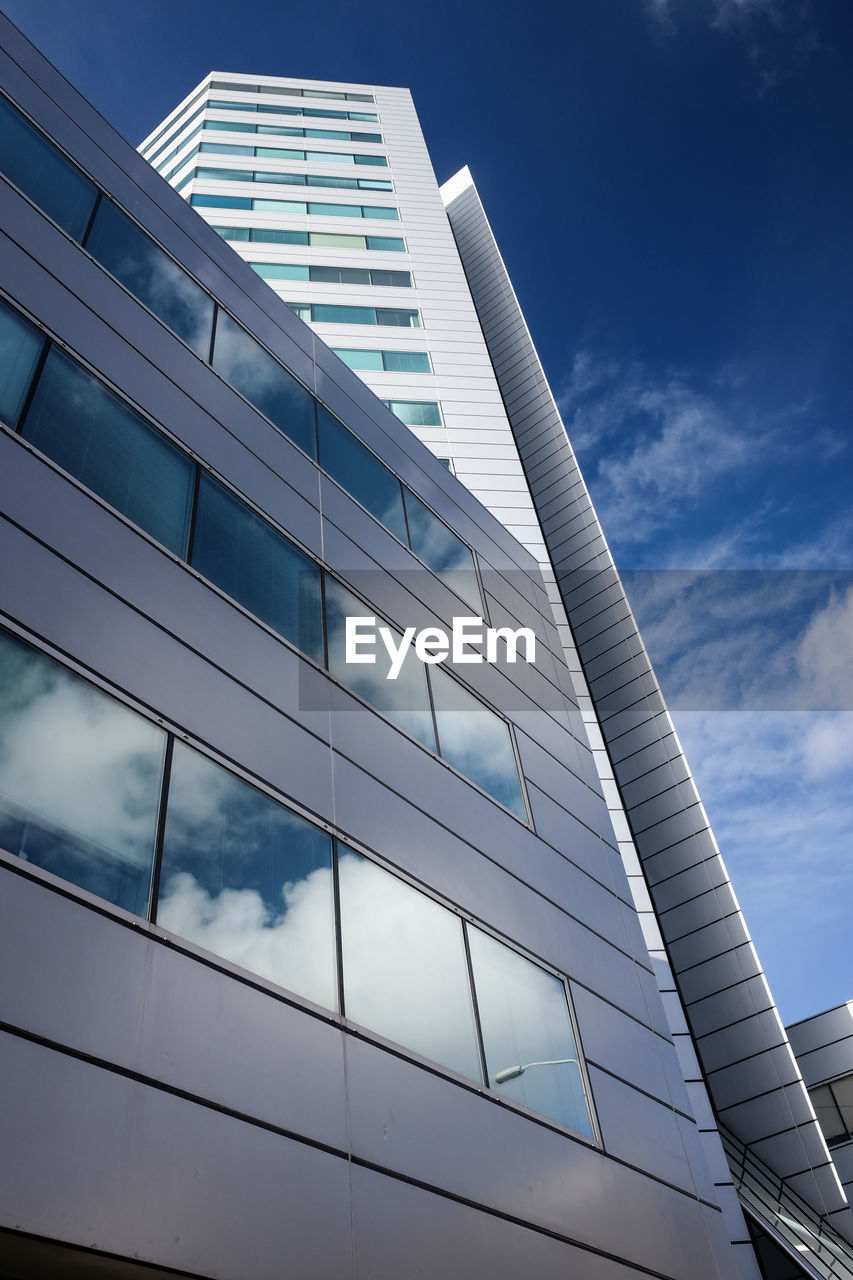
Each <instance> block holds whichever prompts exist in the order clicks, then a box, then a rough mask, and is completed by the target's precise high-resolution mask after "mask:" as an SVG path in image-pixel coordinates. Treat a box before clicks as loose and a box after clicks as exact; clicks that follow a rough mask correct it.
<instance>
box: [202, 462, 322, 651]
mask: <svg viewBox="0 0 853 1280" xmlns="http://www.w3.org/2000/svg"><path fill="white" fill-rule="evenodd" d="M191 563H192V565H193V568H195V569H198V571H199V573H201V574H204V576H205V577H206V578H209V579H210V581H211V582H213V583H215V584H216V586H218V587H220V588H221V589H222V590H223V591H224V592H225V594H226V595H229V596H231V598H232V600H236V601H237V602H238V603H239V604H242V605H243V606H244V607H245V608H246V609H248V610H249V612H250V613H253V614H254V615H255V617H256V618H260V619H261V621H262V622H266V623H267V625H268V626H270V627H272V628H273V630H274V631H277V632H278V634H279V635H281V636H284V638H285V639H286V640H289V641H290V642H291V644H294V645H296V647H297V648H298V649H301V650H302V652H303V653H307V654H308V655H309V656H310V657H312V658H314V659H315V661H317V662H322V660H323V632H322V621H321V607H320V571H319V569H318V568H317V566H316V565H315V564H314V563H313V562H312V561H311V560H309V559H308V557H307V556H305V555H303V554H302V552H301V551H299V550H298V548H296V547H294V545H293V543H292V542H289V541H288V539H287V538H285V537H284V535H283V534H281V533H279V532H278V530H277V529H274V528H273V526H272V525H271V524H268V523H267V521H266V520H264V519H262V518H261V516H259V515H257V514H256V513H255V512H254V511H252V509H251V508H250V507H248V506H247V505H246V503H245V502H241V501H240V499H239V498H236V497H235V496H234V495H233V494H232V493H229V492H228V490H227V489H225V488H224V487H223V486H222V485H221V484H219V483H218V482H217V481H216V480H214V479H213V478H212V477H211V476H209V475H207V474H202V476H201V479H200V483H199V490H198V505H197V508H196V518H195V526H194V529H193V545H192V556H191Z"/></svg>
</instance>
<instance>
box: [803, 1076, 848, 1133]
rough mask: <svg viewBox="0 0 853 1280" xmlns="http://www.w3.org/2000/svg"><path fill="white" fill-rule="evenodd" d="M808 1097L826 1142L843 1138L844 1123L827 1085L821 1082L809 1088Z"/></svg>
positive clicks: (844, 1131)
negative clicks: (814, 1087) (813, 1087)
mask: <svg viewBox="0 0 853 1280" xmlns="http://www.w3.org/2000/svg"><path fill="white" fill-rule="evenodd" d="M809 1097H810V1098H811V1102H812V1106H813V1107H814V1109H815V1115H816V1116H817V1121H818V1124H819V1125H820V1127H821V1129H822V1130H823V1136H824V1137H825V1138H826V1140H827V1142H828V1143H832V1142H838V1140H839V1138H844V1136H845V1134H846V1128H845V1124H844V1121H843V1120H842V1118H841V1112H840V1111H839V1110H838V1106H837V1104H836V1101H835V1098H834V1097H833V1094H832V1089H831V1088H830V1087H829V1085H828V1084H822V1085H819V1086H818V1088H816V1089H809Z"/></svg>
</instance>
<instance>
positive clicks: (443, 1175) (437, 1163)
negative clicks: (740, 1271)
mask: <svg viewBox="0 0 853 1280" xmlns="http://www.w3.org/2000/svg"><path fill="white" fill-rule="evenodd" d="M347 1058H348V1084H349V1089H350V1096H351V1098H352V1116H353V1133H352V1142H353V1151H354V1154H356V1155H357V1156H358V1155H362V1154H363V1155H364V1156H365V1157H366V1158H367V1159H369V1160H370V1161H371V1162H373V1163H377V1164H382V1165H384V1166H385V1167H387V1168H389V1169H397V1170H399V1171H400V1172H403V1173H405V1174H407V1175H408V1176H409V1177H413V1178H416V1179H419V1180H422V1181H426V1182H432V1183H433V1185H436V1183H435V1180H436V1179H440V1181H439V1182H438V1183H437V1185H443V1186H445V1187H447V1189H448V1190H450V1191H452V1192H453V1193H454V1194H456V1195H458V1196H462V1197H465V1198H467V1199H471V1200H474V1201H475V1202H477V1203H479V1204H483V1205H487V1206H488V1207H491V1208H494V1209H498V1210H499V1211H501V1212H503V1213H507V1214H512V1215H514V1216H521V1217H523V1218H525V1219H526V1220H527V1221H530V1222H533V1223H536V1224H537V1225H539V1226H541V1227H544V1228H548V1229H550V1230H552V1231H555V1232H559V1233H560V1234H562V1235H566V1236H568V1237H569V1238H571V1239H575V1240H578V1241H582V1242H585V1243H586V1242H588V1243H599V1242H600V1241H601V1240H602V1239H603V1238H604V1239H606V1241H607V1244H606V1247H607V1249H608V1250H609V1251H610V1252H612V1253H614V1254H617V1255H620V1256H624V1257H626V1258H631V1259H632V1260H634V1261H636V1262H637V1263H639V1264H642V1265H645V1266H650V1267H653V1268H655V1269H659V1270H661V1271H663V1272H664V1273H665V1274H671V1275H674V1276H678V1275H680V1274H682V1271H681V1269H680V1268H682V1267H683V1266H685V1265H686V1263H687V1258H688V1257H689V1255H690V1250H691V1247H692V1248H694V1249H695V1250H696V1251H697V1254H696V1258H695V1264H696V1265H698V1266H699V1268H700V1269H699V1271H698V1274H699V1275H704V1274H707V1275H709V1276H715V1274H716V1273H715V1272H714V1271H713V1270H712V1269H711V1264H710V1260H709V1259H708V1258H707V1256H706V1252H705V1249H704V1247H703V1246H704V1245H705V1240H704V1238H703V1235H704V1233H703V1227H702V1220H703V1218H704V1214H705V1212H711V1213H712V1212H713V1211H704V1210H702V1209H701V1207H700V1206H697V1205H696V1204H695V1202H693V1203H691V1202H690V1201H689V1200H687V1199H686V1198H685V1197H684V1196H681V1195H679V1194H678V1193H677V1192H675V1191H673V1190H671V1189H670V1188H668V1187H665V1186H663V1185H661V1184H660V1183H656V1182H654V1181H653V1180H651V1179H649V1178H647V1177H644V1176H642V1174H640V1173H638V1172H637V1171H636V1170H634V1169H630V1168H625V1167H623V1166H619V1165H618V1164H614V1163H613V1162H612V1161H608V1160H607V1159H606V1158H604V1157H602V1156H601V1155H600V1154H598V1153H596V1152H594V1151H590V1150H589V1149H588V1148H585V1146H584V1145H582V1144H578V1143H577V1142H574V1141H573V1140H572V1139H570V1138H568V1137H565V1136H563V1135H562V1134H559V1133H556V1132H554V1131H552V1130H549V1129H545V1128H542V1127H541V1126H535V1125H533V1126H531V1125H529V1124H527V1123H526V1122H525V1121H524V1120H523V1118H522V1117H521V1116H519V1115H518V1114H516V1113H514V1112H512V1111H511V1110H510V1109H508V1108H503V1107H500V1106H497V1105H496V1104H493V1103H490V1102H488V1101H487V1100H486V1099H483V1098H478V1097H477V1096H476V1094H472V1093H467V1092H461V1091H459V1090H454V1089H453V1087H452V1086H450V1085H448V1084H447V1082H445V1081H442V1080H441V1079H440V1078H437V1077H431V1076H429V1075H427V1074H425V1073H423V1072H419V1071H416V1070H415V1069H414V1068H412V1067H409V1066H407V1064H405V1063H401V1062H399V1061H396V1060H395V1059H393V1058H391V1057H388V1056H387V1055H385V1056H380V1055H379V1052H378V1051H377V1050H376V1049H374V1048H372V1047H371V1046H369V1045H365V1044H360V1043H359V1042H357V1041H354V1042H353V1041H350V1042H348V1045H347ZM628 1092H629V1093H633V1091H630V1090H629V1091H628ZM634 1096H636V1097H638V1098H640V1099H641V1098H642V1095H639V1094H635V1095H634ZM649 1105H654V1104H652V1103H649ZM451 1149H452V1151H453V1153H454V1158H453V1160H452V1161H449V1162H448V1160H447V1153H448V1150H451ZM680 1164H681V1167H682V1168H683V1167H684V1153H683V1150H681V1154H680ZM353 1176H354V1187H355V1186H356V1185H357V1183H358V1181H359V1180H360V1179H362V1178H363V1176H364V1171H363V1170H361V1169H359V1168H358V1167H356V1168H354V1169H353ZM376 1181H377V1186H379V1185H381V1186H382V1187H383V1190H384V1192H385V1194H386V1195H387V1196H390V1197H392V1202H393V1197H395V1196H396V1195H397V1194H398V1190H397V1188H398V1185H399V1184H396V1183H394V1182H391V1181H390V1180H388V1179H381V1180H379V1179H378V1178H377V1180H376ZM377 1194H379V1192H378V1191H377ZM430 1203H431V1200H430V1199H429V1198H427V1195H426V1194H425V1193H421V1200H420V1201H419V1202H418V1203H417V1206H416V1207H415V1205H414V1203H413V1206H412V1210H411V1211H410V1212H409V1213H406V1214H405V1215H404V1217H402V1218H401V1217H400V1216H399V1214H398V1213H396V1212H394V1213H392V1212H391V1209H390V1206H389V1203H388V1202H387V1201H386V1203H385V1209H384V1214H383V1217H382V1219H381V1221H382V1224H383V1226H382V1230H383V1232H384V1234H396V1233H389V1232H388V1223H389V1221H395V1223H396V1225H397V1227H398V1229H399V1230H400V1234H401V1235H402V1236H403V1237H405V1239H406V1241H407V1245H409V1246H411V1242H412V1238H413V1237H412V1232H414V1233H416V1236H415V1237H414V1238H420V1232H421V1231H423V1230H424V1225H423V1224H424V1222H428V1221H429V1215H430ZM614 1203H616V1204H619V1206H620V1212H619V1213H618V1214H615V1215H614V1214H613V1211H612V1209H613V1204H614ZM359 1213H360V1209H359V1194H358V1192H357V1191H354V1214H355V1222H356V1249H357V1253H358V1255H359V1256H362V1250H363V1236H362V1230H361V1229H360V1226H359ZM402 1223H405V1226H402ZM650 1224H654V1229H652V1228H651V1225H650ZM499 1225H500V1220H499V1219H494V1218H490V1219H488V1220H487V1223H484V1225H483V1228H482V1230H483V1231H484V1232H486V1233H487V1234H489V1235H491V1234H492V1232H493V1231H495V1230H498V1229H499ZM378 1227H379V1224H378V1223H377V1224H375V1225H374V1226H373V1227H372V1228H371V1235H372V1234H373V1231H374V1230H376V1229H378ZM470 1230H471V1228H470V1226H469V1227H468V1229H467V1231H466V1234H468V1233H469V1232H470ZM528 1239H529V1240H530V1241H531V1247H532V1246H533V1243H534V1242H535V1239H536V1237H535V1236H534V1235H533V1234H532V1233H528ZM455 1244H456V1246H457V1248H458V1249H460V1250H462V1253H461V1255H460V1256H459V1257H458V1258H457V1259H456V1261H454V1262H452V1263H451V1269H450V1271H449V1273H448V1274H450V1275H459V1276H464V1275H468V1274H475V1275H477V1274H486V1273H487V1272H486V1271H480V1270H479V1269H478V1267H477V1265H476V1264H474V1263H473V1261H472V1260H471V1258H470V1256H469V1255H468V1254H467V1248H469V1247H470V1245H468V1244H466V1240H465V1239H464V1238H462V1237H459V1238H455ZM377 1247H378V1243H376V1242H374V1243H372V1244H371V1249H375V1248H377ZM400 1247H402V1246H399V1245H398V1246H394V1248H395V1256H396V1257H397V1258H398V1259H399V1258H400V1257H401V1255H400V1254H399V1252H396V1250H398V1249H399V1248H400ZM414 1252H415V1254H416V1256H417V1257H418V1260H419V1263H420V1264H421V1265H423V1255H421V1254H419V1253H417V1251H416V1250H415V1251H414ZM496 1261H497V1260H496ZM479 1265H480V1266H483V1265H484V1264H482V1263H481V1264H479ZM498 1265H500V1264H498ZM469 1266H474V1270H473V1272H472V1271H468V1270H466V1267H469ZM584 1266H585V1261H584ZM705 1267H708V1270H707V1272H706V1271H705V1270H704V1268H705ZM530 1269H531V1261H530V1257H529V1256H528V1257H527V1259H526V1262H525V1265H524V1268H523V1270H524V1272H525V1273H527V1272H529V1271H530ZM489 1273H490V1272H489ZM367 1274H372V1273H367ZM397 1274H398V1275H399V1274H409V1272H408V1270H407V1269H406V1267H405V1266H404V1267H403V1270H402V1272H398V1273H397ZM427 1274H439V1273H438V1272H432V1271H431V1270H428V1271H427ZM497 1274H511V1273H508V1272H506V1271H504V1270H502V1269H500V1270H499V1271H498V1273H497ZM582 1274H583V1275H584V1276H586V1274H587V1272H586V1270H583V1271H582ZM694 1274H696V1273H695V1272H694Z"/></svg>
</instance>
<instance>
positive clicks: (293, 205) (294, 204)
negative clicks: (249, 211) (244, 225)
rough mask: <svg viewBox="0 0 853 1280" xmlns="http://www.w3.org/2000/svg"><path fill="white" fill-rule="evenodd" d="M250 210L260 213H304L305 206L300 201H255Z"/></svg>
mask: <svg viewBox="0 0 853 1280" xmlns="http://www.w3.org/2000/svg"><path fill="white" fill-rule="evenodd" d="M252 208H253V209H257V210H259V211H260V212H261V213H304V212H305V208H306V206H305V204H304V203H303V201H301V200H255V201H254V202H253V204H252Z"/></svg>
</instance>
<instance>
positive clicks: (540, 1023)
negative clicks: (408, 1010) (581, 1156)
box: [468, 926, 593, 1138]
mask: <svg viewBox="0 0 853 1280" xmlns="http://www.w3.org/2000/svg"><path fill="white" fill-rule="evenodd" d="M468 942H469V946H470V948H471V967H472V968H473V971H474V987H475V990H476V992H477V1008H478V1011H479V1014H480V1025H481V1028H482V1032H483V1045H484V1048H485V1051H486V1066H487V1068H488V1073H489V1081H488V1083H489V1085H490V1086H491V1087H492V1088H493V1089H496V1090H497V1092H498V1093H503V1094H505V1095H506V1096H507V1097H508V1098H512V1099H513V1100H514V1101H515V1102H520V1103H522V1104H523V1105H524V1106H525V1107H530V1108H531V1110H533V1111H538V1112H539V1113H540V1114H541V1115H544V1116H550V1117H551V1119H552V1120H557V1121H558V1122H559V1123H560V1124H564V1125H565V1126H566V1127H567V1128H568V1129H574V1130H575V1132H576V1133H585V1134H586V1135H587V1137H589V1138H591V1137H592V1136H593V1133H592V1121H591V1119H590V1114H589V1106H588V1105H587V1101H586V1093H585V1090H584V1082H583V1074H582V1072H581V1068H580V1061H579V1055H578V1050H577V1046H576V1044H575V1037H574V1034H573V1032H572V1023H571V1018H570V1017H569V1006H568V1003H567V1000H566V989H565V987H564V986H563V984H562V982H561V981H560V980H559V978H555V977H554V975H553V974H550V973H546V972H545V970H544V969H540V968H539V966H538V965H536V964H532V963H531V962H530V961H529V960H526V959H525V958H524V956H520V955H519V954H518V952H516V951H511V950H510V948H509V947H505V946H504V945H503V943H500V942H498V941H497V939H495V938H491V937H489V936H488V934H485V933H482V932H481V931H480V930H479V929H474V928H471V927H470V926H469V928H468ZM518 1068H521V1069H520V1070H518ZM510 1071H517V1074H513V1075H512V1076H509V1078H507V1079H505V1080H500V1079H497V1077H499V1076H500V1075H501V1074H502V1073H509V1072H510Z"/></svg>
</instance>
